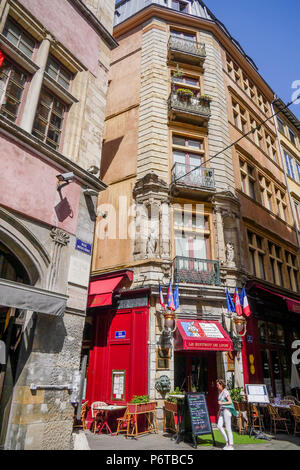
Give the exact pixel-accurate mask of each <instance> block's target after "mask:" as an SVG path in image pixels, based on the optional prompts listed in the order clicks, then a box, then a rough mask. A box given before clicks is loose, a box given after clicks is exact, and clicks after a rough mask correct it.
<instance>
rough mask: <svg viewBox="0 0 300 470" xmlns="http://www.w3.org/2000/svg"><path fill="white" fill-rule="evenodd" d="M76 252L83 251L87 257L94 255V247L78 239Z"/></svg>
mask: <svg viewBox="0 0 300 470" xmlns="http://www.w3.org/2000/svg"><path fill="white" fill-rule="evenodd" d="M75 249H76V250H79V251H82V252H83V253H86V254H87V255H92V245H90V244H89V243H85V242H83V241H82V240H79V238H76V246H75Z"/></svg>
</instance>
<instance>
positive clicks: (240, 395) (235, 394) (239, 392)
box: [229, 388, 245, 403]
mask: <svg viewBox="0 0 300 470" xmlns="http://www.w3.org/2000/svg"><path fill="white" fill-rule="evenodd" d="M229 393H230V396H231V400H232V401H237V402H238V403H241V402H242V401H245V395H244V390H243V389H242V388H232V389H231V390H229Z"/></svg>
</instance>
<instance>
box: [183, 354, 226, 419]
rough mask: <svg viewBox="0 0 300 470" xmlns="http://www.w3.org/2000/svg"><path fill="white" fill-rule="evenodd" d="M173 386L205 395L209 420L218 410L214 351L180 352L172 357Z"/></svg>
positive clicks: (214, 416) (214, 417)
mask: <svg viewBox="0 0 300 470" xmlns="http://www.w3.org/2000/svg"><path fill="white" fill-rule="evenodd" d="M174 369H175V370H174V373H175V379H174V386H175V388H176V387H179V389H180V390H181V391H185V392H188V393H193V392H200V393H204V394H205V396H206V402H207V407H208V411H209V414H210V418H211V421H212V422H213V423H214V422H216V417H217V412H218V393H217V389H216V380H217V358H216V353H215V352H180V353H175V358H174Z"/></svg>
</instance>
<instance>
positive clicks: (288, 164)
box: [284, 152, 296, 180]
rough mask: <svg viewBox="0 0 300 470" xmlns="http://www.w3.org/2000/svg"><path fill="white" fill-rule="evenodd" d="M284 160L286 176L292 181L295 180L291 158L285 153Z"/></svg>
mask: <svg viewBox="0 0 300 470" xmlns="http://www.w3.org/2000/svg"><path fill="white" fill-rule="evenodd" d="M284 158H285V164H286V171H287V173H288V175H289V176H290V177H291V178H293V180H294V179H296V178H295V172H294V163H293V157H291V156H290V155H289V154H288V153H287V152H284Z"/></svg>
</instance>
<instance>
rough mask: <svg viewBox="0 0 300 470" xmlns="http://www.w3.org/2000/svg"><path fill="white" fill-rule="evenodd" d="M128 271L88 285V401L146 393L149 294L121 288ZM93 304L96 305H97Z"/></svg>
mask: <svg viewBox="0 0 300 470" xmlns="http://www.w3.org/2000/svg"><path fill="white" fill-rule="evenodd" d="M132 276H133V275H132V272H131V271H121V272H118V273H111V274H106V275H100V276H96V277H94V278H93V279H92V281H91V284H90V289H89V294H90V295H89V301H88V306H89V310H88V318H87V325H89V331H90V337H89V338H88V337H87V335H86V336H85V337H84V342H83V346H84V349H83V354H85V352H84V351H85V348H86V351H87V352H88V369H87V385H86V394H85V398H86V400H89V402H90V403H92V402H95V401H103V402H105V403H108V404H114V405H124V404H126V403H127V402H129V401H130V400H131V399H132V398H133V396H134V395H147V394H148V336H149V295H148V290H147V289H139V290H136V291H135V290H131V291H124V290H123V291H121V292H120V293H119V289H120V288H121V286H125V285H128V283H130V282H131V281H132ZM96 304H97V305H96Z"/></svg>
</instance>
